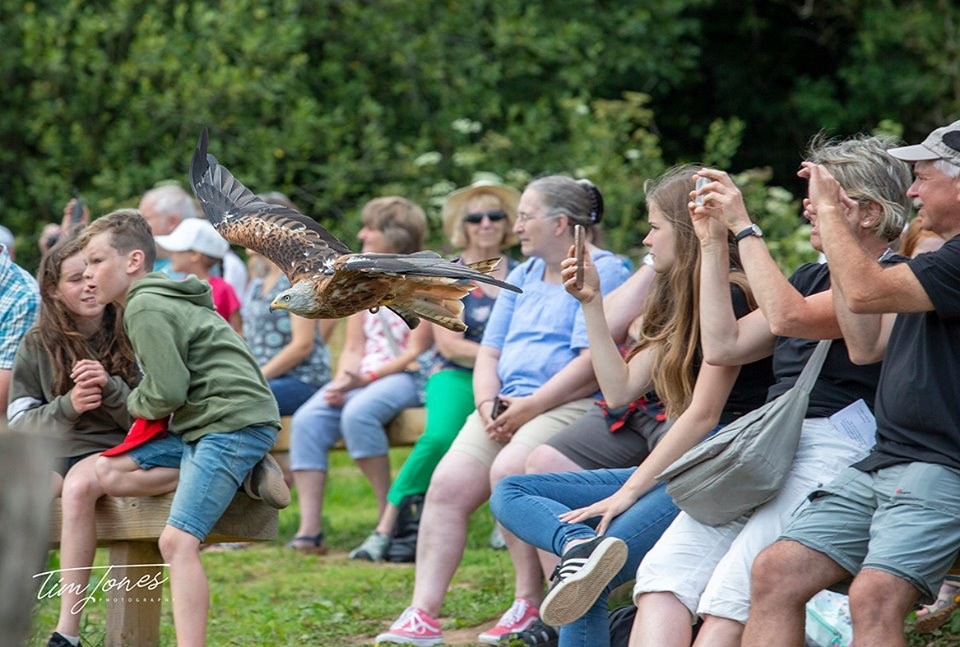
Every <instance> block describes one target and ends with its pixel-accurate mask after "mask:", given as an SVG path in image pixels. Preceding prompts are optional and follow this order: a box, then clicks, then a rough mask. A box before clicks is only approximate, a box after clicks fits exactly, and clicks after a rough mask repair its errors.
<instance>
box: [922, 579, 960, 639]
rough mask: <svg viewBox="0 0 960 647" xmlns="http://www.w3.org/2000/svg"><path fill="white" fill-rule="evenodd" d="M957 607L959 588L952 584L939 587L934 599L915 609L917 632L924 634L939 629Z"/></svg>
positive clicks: (959, 599)
mask: <svg viewBox="0 0 960 647" xmlns="http://www.w3.org/2000/svg"><path fill="white" fill-rule="evenodd" d="M948 588H949V589H950V590H949V591H948V590H947V589H948ZM958 607H960V589H957V588H955V587H953V586H944V587H941V589H940V594H939V595H938V596H937V599H936V601H935V602H934V603H933V604H929V605H925V606H923V607H922V608H921V609H919V610H918V611H917V633H921V634H926V633H930V632H931V631H934V630H936V629H939V628H940V627H942V626H943V625H944V624H946V622H947V621H948V620H949V619H950V616H952V615H953V612H954V611H956V610H957V608H958Z"/></svg>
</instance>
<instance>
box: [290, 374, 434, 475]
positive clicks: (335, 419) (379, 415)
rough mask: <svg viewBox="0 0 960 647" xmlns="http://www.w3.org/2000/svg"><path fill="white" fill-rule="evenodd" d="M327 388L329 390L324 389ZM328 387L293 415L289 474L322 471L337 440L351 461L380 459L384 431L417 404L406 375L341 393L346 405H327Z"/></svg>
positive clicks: (386, 442) (386, 446)
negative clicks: (344, 394)
mask: <svg viewBox="0 0 960 647" xmlns="http://www.w3.org/2000/svg"><path fill="white" fill-rule="evenodd" d="M328 386H329V385H328ZM328 386H325V387H323V388H322V389H320V390H319V391H317V392H316V393H315V394H314V395H313V396H312V397H311V398H310V399H309V400H307V401H306V402H305V403H304V404H303V405H302V406H301V407H300V408H299V409H297V412H296V413H294V414H293V427H292V429H291V437H290V469H292V470H293V471H295V472H296V471H300V470H322V471H326V469H327V454H328V452H329V451H330V448H331V447H333V446H334V445H335V444H336V442H337V441H338V440H340V438H343V441H344V444H345V445H346V446H347V452H348V453H349V454H350V457H351V458H353V459H354V460H356V459H358V458H370V457H372V456H386V455H387V452H388V451H389V449H390V441H389V439H388V438H387V432H386V426H387V424H389V422H390V421H391V420H393V419H394V418H396V417H397V415H398V414H399V413H400V412H401V411H403V410H404V409H407V408H409V407H416V406H419V405H420V404H421V402H420V399H419V398H418V397H417V389H416V385H415V384H414V381H413V376H412V375H411V374H410V373H392V374H390V375H386V376H384V377H381V378H380V379H379V380H374V381H373V382H371V383H370V384H368V385H367V386H364V387H361V388H358V389H353V390H352V391H348V392H347V396H346V404H344V405H343V407H334V406H330V405H328V404H327V402H326V400H324V394H325V393H326V390H327V388H328Z"/></svg>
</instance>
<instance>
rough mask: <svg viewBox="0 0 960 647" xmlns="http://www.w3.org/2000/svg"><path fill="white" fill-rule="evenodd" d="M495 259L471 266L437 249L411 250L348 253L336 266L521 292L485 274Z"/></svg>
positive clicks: (366, 271)
mask: <svg viewBox="0 0 960 647" xmlns="http://www.w3.org/2000/svg"><path fill="white" fill-rule="evenodd" d="M498 260H499V259H490V260H489V261H481V262H480V263H474V264H473V265H472V266H470V265H463V264H461V263H456V262H453V261H448V260H447V259H445V258H443V257H442V256H440V254H438V253H436V252H431V251H424V252H416V253H413V254H350V255H349V256H344V257H343V258H342V259H340V261H339V262H338V263H337V266H338V267H342V268H343V269H345V270H352V271H355V272H363V273H365V274H381V275H396V276H425V277H442V278H445V279H453V280H466V281H480V282H482V283H489V284H491V285H496V286H498V287H501V288H505V289H507V290H512V291H513V292H522V290H521V289H520V288H518V287H517V286H515V285H513V284H510V283H506V282H505V281H500V280H497V279H495V278H493V277H492V276H489V275H488V274H487V272H490V271H491V270H493V268H494V267H496V265H497V261H498Z"/></svg>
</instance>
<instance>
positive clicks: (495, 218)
mask: <svg viewBox="0 0 960 647" xmlns="http://www.w3.org/2000/svg"><path fill="white" fill-rule="evenodd" d="M484 216H486V217H487V219H488V220H490V222H500V221H501V220H503V219H504V218H506V217H507V212H506V211H504V210H503V209H494V210H493V211H478V212H477V213H468V214H467V215H465V216H464V217H463V221H464V222H469V223H470V224H471V225H479V224H480V223H481V222H483V217H484Z"/></svg>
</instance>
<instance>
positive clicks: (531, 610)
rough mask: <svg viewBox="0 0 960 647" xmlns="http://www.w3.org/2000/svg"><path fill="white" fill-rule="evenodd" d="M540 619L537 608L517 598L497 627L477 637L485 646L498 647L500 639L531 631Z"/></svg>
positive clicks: (501, 617)
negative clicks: (494, 646) (493, 646)
mask: <svg viewBox="0 0 960 647" xmlns="http://www.w3.org/2000/svg"><path fill="white" fill-rule="evenodd" d="M539 617H540V613H539V612H538V611H537V607H535V606H533V605H532V604H530V602H528V601H527V600H525V599H524V598H517V599H516V600H514V601H513V605H512V606H511V607H510V608H509V609H507V611H506V613H504V614H503V615H502V616H500V621H499V622H497V624H496V626H494V627H493V628H492V629H489V630H488V631H484V632H483V633H482V634H480V635H479V636H477V640H479V641H480V642H481V643H483V644H484V645H498V644H500V639H501V638H503V637H504V636H506V635H507V634H512V633H518V632H521V631H524V630H526V629H529V628H530V627H531V625H533V623H535V622H536V621H537V619H538V618H539Z"/></svg>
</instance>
